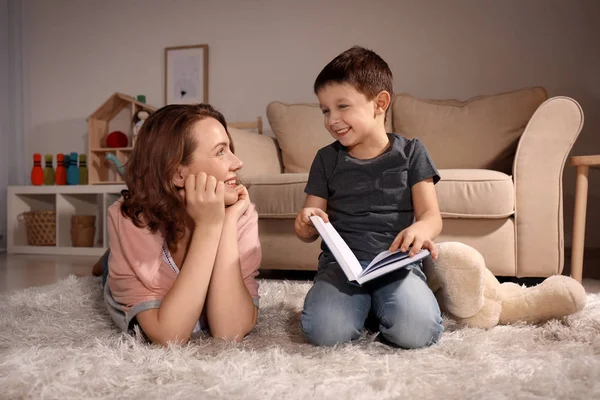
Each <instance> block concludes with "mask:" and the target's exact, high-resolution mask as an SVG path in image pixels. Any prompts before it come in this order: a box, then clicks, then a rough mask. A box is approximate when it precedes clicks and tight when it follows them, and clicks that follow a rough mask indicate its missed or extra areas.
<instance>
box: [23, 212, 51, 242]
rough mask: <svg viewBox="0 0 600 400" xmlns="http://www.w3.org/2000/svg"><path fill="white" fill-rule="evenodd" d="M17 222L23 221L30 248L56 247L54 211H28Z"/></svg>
mask: <svg viewBox="0 0 600 400" xmlns="http://www.w3.org/2000/svg"><path fill="white" fill-rule="evenodd" d="M19 220H21V221H25V226H26V227H27V243H28V244H29V245H30V246H56V211H28V212H24V213H22V214H20V215H19Z"/></svg>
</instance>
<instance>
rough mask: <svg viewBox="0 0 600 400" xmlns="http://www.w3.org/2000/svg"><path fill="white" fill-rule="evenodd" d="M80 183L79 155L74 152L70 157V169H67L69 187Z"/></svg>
mask: <svg viewBox="0 0 600 400" xmlns="http://www.w3.org/2000/svg"><path fill="white" fill-rule="evenodd" d="M78 183H79V168H77V153H75V152H72V153H71V155H70V156H69V167H68V168H67V185H77V184H78Z"/></svg>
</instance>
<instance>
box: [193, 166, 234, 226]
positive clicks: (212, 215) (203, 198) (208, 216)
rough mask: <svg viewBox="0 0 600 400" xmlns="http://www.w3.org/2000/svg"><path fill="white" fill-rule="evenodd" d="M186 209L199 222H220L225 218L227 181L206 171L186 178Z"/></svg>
mask: <svg viewBox="0 0 600 400" xmlns="http://www.w3.org/2000/svg"><path fill="white" fill-rule="evenodd" d="M185 209H186V211H187V213H188V215H189V216H190V217H191V218H192V219H193V220H194V222H196V223H197V224H220V223H223V219H224V218H225V183H223V182H218V181H217V178H215V177H214V176H208V175H206V173H204V172H200V173H199V174H198V175H189V176H188V177H187V178H186V179H185Z"/></svg>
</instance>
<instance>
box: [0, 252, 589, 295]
mask: <svg viewBox="0 0 600 400" xmlns="http://www.w3.org/2000/svg"><path fill="white" fill-rule="evenodd" d="M97 260H98V258H97V257H81V256H48V255H17V254H6V253H0V293H5V292H9V291H12V290H17V289H24V288H28V287H31V286H43V285H49V284H51V283H55V282H57V281H59V280H61V279H63V278H66V277H67V276H69V275H71V274H73V275H77V276H88V275H91V272H92V265H93V264H94V263H95V262H96V261H97ZM313 275H314V273H311V272H306V271H305V272H300V271H298V272H294V271H265V272H261V277H262V278H274V279H290V280H310V279H312V276H313ZM583 286H584V287H585V289H586V291H587V292H588V293H600V280H598V279H589V278H586V279H584V280H583Z"/></svg>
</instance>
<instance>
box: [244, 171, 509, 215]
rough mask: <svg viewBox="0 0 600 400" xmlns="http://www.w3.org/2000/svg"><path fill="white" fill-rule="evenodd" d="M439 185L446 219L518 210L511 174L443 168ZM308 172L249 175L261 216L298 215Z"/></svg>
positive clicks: (249, 188)
mask: <svg viewBox="0 0 600 400" xmlns="http://www.w3.org/2000/svg"><path fill="white" fill-rule="evenodd" d="M439 172H440V176H441V178H442V179H441V180H440V182H439V183H438V184H437V185H436V186H435V188H436V193H437V197H438V201H439V204H440V211H441V213H442V216H443V217H444V218H481V219H497V218H506V217H508V216H510V215H512V214H513V213H514V186H513V182H512V179H511V177H510V176H508V175H506V174H504V173H501V172H497V171H490V170H440V171H439ZM307 179H308V174H307V173H296V174H275V175H256V176H246V177H245V184H246V186H247V187H248V193H249V194H250V199H252V202H253V203H254V204H255V205H256V210H257V212H258V215H259V216H260V217H261V218H295V217H296V214H297V213H298V211H300V210H301V209H302V206H303V205H304V200H305V199H306V194H305V193H304V187H305V186H306V181H307Z"/></svg>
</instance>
